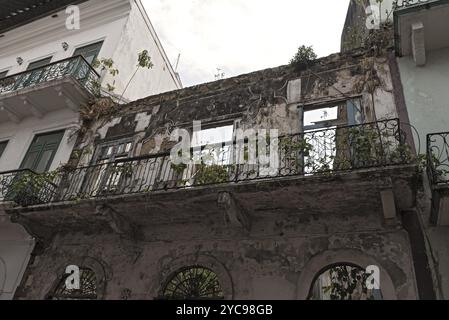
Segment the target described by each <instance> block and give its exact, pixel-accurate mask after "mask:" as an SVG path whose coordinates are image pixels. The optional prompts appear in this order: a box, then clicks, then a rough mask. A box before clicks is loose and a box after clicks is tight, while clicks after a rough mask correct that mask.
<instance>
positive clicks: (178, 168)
mask: <svg viewBox="0 0 449 320" xmlns="http://www.w3.org/2000/svg"><path fill="white" fill-rule="evenodd" d="M170 167H171V169H172V170H173V172H174V173H175V174H176V176H178V177H179V176H181V175H182V174H183V173H184V170H185V169H187V165H186V164H184V163H180V164H173V163H172V164H171V165H170Z"/></svg>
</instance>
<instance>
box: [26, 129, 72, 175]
mask: <svg viewBox="0 0 449 320" xmlns="http://www.w3.org/2000/svg"><path fill="white" fill-rule="evenodd" d="M65 132H66V130H65V129H63V130H57V131H50V132H44V133H39V134H35V135H34V137H33V140H32V141H31V143H30V145H29V147H28V149H27V152H26V153H25V155H24V156H23V158H22V162H21V164H20V168H21V169H28V170H32V171H36V170H37V168H35V165H37V164H38V163H39V162H40V160H39V161H37V159H38V158H39V157H41V156H42V154H43V152H44V151H45V150H44V149H45V147H44V146H45V145H44V146H43V147H42V148H41V150H40V151H39V155H38V157H37V158H36V160H34V162H33V167H32V168H26V167H25V162H26V160H27V157H28V155H29V154H30V151H31V150H32V148H33V144H35V142H36V141H37V139H38V138H40V137H43V136H50V135H56V134H60V136H61V138H60V139H59V141H58V143H57V145H56V147H55V148H54V149H49V150H53V152H52V155H51V157H50V158H49V159H48V163H47V165H46V168H45V170H44V172H48V170H49V169H50V168H51V165H52V163H53V160H54V158H55V156H56V154H57V153H58V150H59V148H60V147H61V143H62V140H63V139H64V135H65ZM41 159H42V158H41Z"/></svg>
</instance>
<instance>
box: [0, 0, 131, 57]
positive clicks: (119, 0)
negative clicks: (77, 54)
mask: <svg viewBox="0 0 449 320" xmlns="http://www.w3.org/2000/svg"><path fill="white" fill-rule="evenodd" d="M80 11H81V29H80V30H67V29H66V28H65V27H64V26H65V19H66V14H65V10H63V11H60V12H59V15H60V17H58V18H57V19H52V20H49V19H48V17H46V18H43V19H40V20H38V21H35V22H32V23H30V24H28V25H25V26H22V27H19V28H17V29H14V30H11V31H9V32H7V33H5V37H3V38H2V39H0V48H1V54H0V57H5V56H8V55H11V54H12V53H15V52H20V51H25V50H29V49H32V48H33V47H36V46H38V45H39V44H42V43H43V42H44V43H46V42H51V41H54V40H58V39H60V38H63V37H64V36H66V35H68V34H70V35H74V34H78V33H82V32H85V31H86V30H88V29H92V28H95V27H97V26H101V25H104V24H107V23H110V22H113V21H117V20H120V19H122V18H126V17H127V16H129V13H130V11H131V5H130V3H129V1H127V0H110V1H101V2H99V1H88V2H85V3H83V4H81V5H80ZM44 20H45V22H44ZM9 38H10V39H9Z"/></svg>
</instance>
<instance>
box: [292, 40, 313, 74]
mask: <svg viewBox="0 0 449 320" xmlns="http://www.w3.org/2000/svg"><path fill="white" fill-rule="evenodd" d="M317 58H318V56H317V55H316V53H315V51H314V50H313V47H312V46H309V47H307V46H304V45H302V46H300V47H299V48H298V51H297V52H296V54H295V56H294V57H293V58H292V59H291V60H290V65H291V66H293V67H294V68H295V69H296V70H301V69H304V68H305V67H307V66H308V65H310V64H311V63H312V62H313V61H314V60H316V59H317Z"/></svg>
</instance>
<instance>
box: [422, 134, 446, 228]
mask: <svg viewBox="0 0 449 320" xmlns="http://www.w3.org/2000/svg"><path fill="white" fill-rule="evenodd" d="M427 174H428V177H429V182H430V186H431V189H432V212H431V220H432V222H433V223H435V224H437V225H444V226H447V225H449V132H442V133H433V134H429V135H427Z"/></svg>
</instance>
